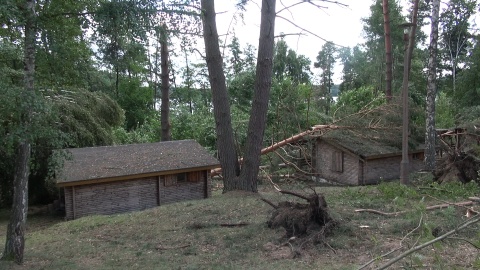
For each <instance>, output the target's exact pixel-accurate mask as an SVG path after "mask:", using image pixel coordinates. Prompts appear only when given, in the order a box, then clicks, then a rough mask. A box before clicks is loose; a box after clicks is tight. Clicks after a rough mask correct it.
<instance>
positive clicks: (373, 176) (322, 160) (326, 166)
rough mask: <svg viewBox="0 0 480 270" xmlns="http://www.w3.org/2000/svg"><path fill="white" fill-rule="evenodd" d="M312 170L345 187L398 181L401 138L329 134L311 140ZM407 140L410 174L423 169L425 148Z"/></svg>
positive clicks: (378, 135)
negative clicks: (313, 141)
mask: <svg viewBox="0 0 480 270" xmlns="http://www.w3.org/2000/svg"><path fill="white" fill-rule="evenodd" d="M314 140H315V143H314V144H313V152H312V167H313V168H314V173H315V175H316V176H318V177H319V178H321V179H325V180H327V181H330V182H335V183H339V184H345V185H369V184H378V183H380V182H381V181H387V180H396V179H400V162H401V161H402V146H401V136H388V135H385V134H382V133H381V132H379V133H376V134H372V133H371V132H370V133H368V132H361V131H357V132H353V131H352V130H332V131H330V132H327V133H325V134H324V135H322V136H318V137H315V138H314ZM414 145H415V144H414V142H412V140H410V147H409V148H410V149H409V154H408V156H409V168H410V172H416V171H420V170H422V169H423V168H424V148H423V147H418V146H414Z"/></svg>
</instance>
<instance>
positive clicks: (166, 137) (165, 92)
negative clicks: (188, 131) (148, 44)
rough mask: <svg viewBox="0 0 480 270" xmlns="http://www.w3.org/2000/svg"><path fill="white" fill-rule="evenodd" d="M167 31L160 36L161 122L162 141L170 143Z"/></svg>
mask: <svg viewBox="0 0 480 270" xmlns="http://www.w3.org/2000/svg"><path fill="white" fill-rule="evenodd" d="M166 31H167V29H165V28H164V29H162V31H161V32H162V33H161V35H160V61H161V63H160V65H161V67H162V75H161V76H162V104H161V107H160V122H161V125H162V134H161V140H162V141H170V140H171V139H172V135H171V132H170V93H169V92H170V76H169V68H168V40H167V32H166Z"/></svg>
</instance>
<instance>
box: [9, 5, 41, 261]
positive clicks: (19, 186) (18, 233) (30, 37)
mask: <svg viewBox="0 0 480 270" xmlns="http://www.w3.org/2000/svg"><path fill="white" fill-rule="evenodd" d="M24 12H25V13H24V16H25V54H24V62H25V63H24V65H25V73H24V80H25V87H24V89H23V90H22V91H23V95H22V96H23V97H24V98H23V104H22V108H21V110H22V112H21V113H22V123H21V124H22V125H24V126H23V128H24V130H26V132H28V130H29V126H30V121H31V120H30V119H31V114H32V104H30V103H31V101H32V98H33V92H34V73H35V39H36V31H35V0H26V1H25V9H24ZM29 163H30V142H29V139H28V134H22V138H21V139H20V142H19V144H18V147H17V156H16V160H15V174H14V179H13V181H14V188H13V190H14V191H13V205H12V212H11V216H10V220H9V223H8V227H7V235H6V240H5V250H4V252H3V256H2V260H14V261H15V262H16V263H17V264H22V263H23V253H24V249H25V226H26V223H27V211H28V176H29V173H30V170H29Z"/></svg>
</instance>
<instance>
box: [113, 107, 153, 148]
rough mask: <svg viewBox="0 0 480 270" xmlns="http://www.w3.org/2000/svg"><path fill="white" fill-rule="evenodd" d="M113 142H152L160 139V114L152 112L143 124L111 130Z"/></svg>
mask: <svg viewBox="0 0 480 270" xmlns="http://www.w3.org/2000/svg"><path fill="white" fill-rule="evenodd" d="M113 136H114V140H113V143H114V144H134V143H152V142H158V141H160V115H159V113H154V114H152V115H151V116H149V117H148V118H147V119H145V121H144V123H143V125H141V126H138V127H137V128H135V129H132V130H130V131H127V130H126V129H125V128H124V127H118V128H116V129H114V130H113Z"/></svg>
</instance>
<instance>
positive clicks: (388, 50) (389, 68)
mask: <svg viewBox="0 0 480 270" xmlns="http://www.w3.org/2000/svg"><path fill="white" fill-rule="evenodd" d="M383 27H384V30H385V59H386V66H385V96H386V97H387V102H390V100H391V99H392V72H393V60H392V34H391V33H392V32H391V30H390V11H389V7H388V0H383Z"/></svg>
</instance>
